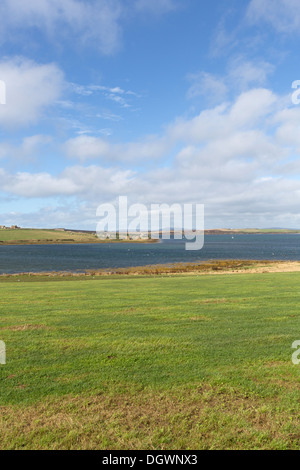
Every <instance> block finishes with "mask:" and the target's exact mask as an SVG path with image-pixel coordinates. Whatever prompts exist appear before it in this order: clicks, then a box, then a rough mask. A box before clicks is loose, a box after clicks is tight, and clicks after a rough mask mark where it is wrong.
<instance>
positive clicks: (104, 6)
mask: <svg viewBox="0 0 300 470" xmlns="http://www.w3.org/2000/svg"><path fill="white" fill-rule="evenodd" d="M121 13H122V2H120V1H119V0H97V1H94V0H92V1H90V0H88V1H82V0H63V1H61V0H26V1H24V0H2V1H1V5H0V16H1V18H2V20H3V21H2V37H1V39H2V42H6V41H7V40H9V41H13V40H14V38H15V35H16V34H15V33H16V32H17V36H18V38H19V36H20V34H21V33H22V31H26V30H28V29H30V28H35V29H39V30H40V31H41V32H42V33H45V34H47V36H48V37H49V38H51V39H52V40H55V41H57V40H58V39H59V38H61V37H63V38H64V40H66V39H67V38H71V41H72V43H74V42H75V43H77V44H78V42H79V43H80V44H86V43H88V44H89V45H90V44H93V45H95V46H96V47H97V48H98V49H99V50H100V51H101V52H102V53H104V54H111V53H113V52H115V51H116V49H118V47H119V44H120V36H121V28H120V25H119V20H120V16H121ZM69 40H70V39H69Z"/></svg>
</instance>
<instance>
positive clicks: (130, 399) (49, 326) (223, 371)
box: [0, 273, 300, 450]
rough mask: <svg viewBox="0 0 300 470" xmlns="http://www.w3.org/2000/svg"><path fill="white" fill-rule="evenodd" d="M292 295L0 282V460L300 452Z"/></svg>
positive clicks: (261, 277) (131, 283)
mask: <svg viewBox="0 0 300 470" xmlns="http://www.w3.org/2000/svg"><path fill="white" fill-rule="evenodd" d="M20 279H21V280H20ZM299 285H300V273H276V274H239V275H200V276H181V275H177V276H174V277H172V276H169V277H168V276H165V277H163V276H152V277H146V276H144V277H142V276H141V277H133V276H132V277H131V276H130V277H118V278H117V277H116V278H114V277H112V278H109V277H107V278H105V277H103V278H97V279H93V278H91V277H87V279H86V280H82V279H80V278H79V279H76V278H73V279H72V278H70V279H66V280H64V279H60V280H58V279H51V278H49V280H48V281H45V280H43V281H42V280H41V279H40V280H39V279H38V278H36V279H34V280H31V282H27V278H26V277H25V278H18V277H15V278H9V279H5V280H3V281H1V282H0V340H3V341H5V343H6V347H7V364H6V365H0V380H1V392H0V393H1V403H0V436H1V439H0V448H2V449H159V450H163V449H299V448H300V419H299V409H300V406H299V405H300V386H299V384H300V365H299V366H296V365H293V363H292V360H291V356H292V353H293V350H292V348H291V346H292V343H293V342H294V341H295V340H300V322H299V304H300V290H299Z"/></svg>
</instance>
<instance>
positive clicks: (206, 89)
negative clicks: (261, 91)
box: [187, 56, 274, 103]
mask: <svg viewBox="0 0 300 470" xmlns="http://www.w3.org/2000/svg"><path fill="white" fill-rule="evenodd" d="M273 71H274V67H273V66H272V65H271V64H270V63H269V62H266V61H263V60H256V61H255V62H254V61H250V60H247V59H244V58H243V57H239V56H237V57H235V58H234V59H232V60H231V61H230V62H229V65H228V71H227V73H226V74H225V75H224V76H222V77H221V76H217V75H213V74H210V73H207V72H203V71H202V72H198V73H195V74H189V75H188V76H187V79H188V80H189V81H190V82H191V86H190V88H189V89H188V92H187V98H188V99H194V98H196V97H197V96H204V97H205V98H206V101H207V102H208V103H216V102H221V101H223V100H224V99H225V98H226V96H227V95H228V93H229V92H230V91H232V92H234V93H235V94H238V93H240V92H241V91H247V90H249V89H251V88H252V87H257V86H263V85H265V84H266V82H267V80H268V77H269V75H270V74H271V73H272V72H273Z"/></svg>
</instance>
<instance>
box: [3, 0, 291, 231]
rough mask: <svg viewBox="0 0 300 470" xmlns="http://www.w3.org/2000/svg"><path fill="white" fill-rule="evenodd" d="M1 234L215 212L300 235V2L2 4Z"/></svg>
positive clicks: (239, 223)
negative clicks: (122, 203) (106, 210)
mask: <svg viewBox="0 0 300 470" xmlns="http://www.w3.org/2000/svg"><path fill="white" fill-rule="evenodd" d="M0 15H1V18H2V21H1V26H0V80H2V81H4V82H5V84H6V104H0V197H1V209H0V225H1V224H6V225H11V224H18V225H21V226H23V227H60V226H64V227H68V228H85V229H92V230H93V229H95V228H96V224H97V219H96V209H97V207H98V205H100V204H102V203H105V202H115V201H117V200H118V197H119V196H124V195H126V196H128V198H129V201H130V202H132V203H142V204H147V205H150V204H154V203H169V204H173V203H199V204H205V212H206V218H205V225H206V228H217V227H241V228H242V227H278V226H281V227H299V225H300V204H299V203H300V180H299V169H300V162H299V150H300V132H299V125H300V106H299V105H297V104H295V103H293V101H292V93H293V90H292V83H293V82H294V81H295V80H300V69H299V61H298V57H299V52H298V51H299V46H300V2H299V1H298V0H251V1H250V0H214V2H208V1H200V0H94V1H93V0H27V1H26V2H24V1H23V0H2V2H1V5H0Z"/></svg>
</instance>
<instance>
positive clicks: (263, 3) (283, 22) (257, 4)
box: [247, 0, 300, 34]
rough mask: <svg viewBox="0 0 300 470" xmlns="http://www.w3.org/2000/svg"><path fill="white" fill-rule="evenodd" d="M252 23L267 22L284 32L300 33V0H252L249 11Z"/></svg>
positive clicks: (248, 14)
mask: <svg viewBox="0 0 300 470" xmlns="http://www.w3.org/2000/svg"><path fill="white" fill-rule="evenodd" d="M247 18H248V20H249V21H250V22H251V23H257V22H261V21H264V22H267V23H269V24H271V25H272V26H273V27H274V28H275V29H276V30H278V31H279V32H282V33H288V34H290V33H299V28H300V3H299V1H298V0H251V2H250V5H249V7H248V11H247Z"/></svg>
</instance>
